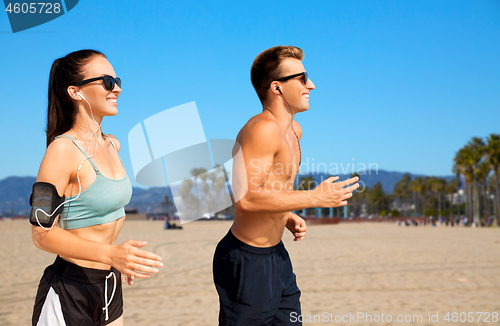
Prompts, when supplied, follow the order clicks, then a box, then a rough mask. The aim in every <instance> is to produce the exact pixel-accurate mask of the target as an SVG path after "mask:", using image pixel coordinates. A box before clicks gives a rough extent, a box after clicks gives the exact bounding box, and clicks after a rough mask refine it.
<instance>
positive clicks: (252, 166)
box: [213, 46, 358, 326]
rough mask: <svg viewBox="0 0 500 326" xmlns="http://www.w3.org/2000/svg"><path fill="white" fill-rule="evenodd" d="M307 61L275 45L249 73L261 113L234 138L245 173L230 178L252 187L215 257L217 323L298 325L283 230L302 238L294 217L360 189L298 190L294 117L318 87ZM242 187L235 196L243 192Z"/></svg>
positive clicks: (324, 186)
mask: <svg viewBox="0 0 500 326" xmlns="http://www.w3.org/2000/svg"><path fill="white" fill-rule="evenodd" d="M303 58H304V53H303V52H302V50H301V49H299V48H297V47H293V46H277V47H273V48H270V49H267V50H265V51H264V52H262V53H260V54H259V55H258V56H257V58H256V59H255V60H254V62H253V65H252V68H251V78H252V84H253V86H254V88H255V90H256V92H257V95H258V96H259V98H260V101H261V102H262V108H263V110H262V113H260V114H258V115H256V116H254V117H252V118H251V119H250V120H248V122H247V123H246V124H245V126H243V128H242V129H241V131H240V132H239V134H238V136H237V138H236V141H237V143H238V144H239V145H240V146H241V152H242V154H243V155H242V156H243V159H242V163H241V164H244V167H243V168H242V167H241V166H238V164H236V163H235V166H234V167H233V178H234V176H235V175H236V176H237V175H238V174H241V172H242V171H244V173H243V174H244V176H243V179H244V180H245V181H246V184H245V187H240V186H238V187H240V188H246V187H247V189H246V193H245V195H244V197H243V198H241V199H240V200H239V201H237V202H236V204H235V218H234V223H233V225H232V227H231V229H230V230H229V232H228V234H227V235H226V236H225V237H224V238H223V239H222V240H221V241H220V242H219V244H218V246H217V249H216V251H215V255H214V264H213V273H214V282H215V286H216V288H217V292H218V293H219V301H220V312H219V324H220V325H252V326H260V325H289V324H293V325H297V324H300V323H292V322H291V314H292V313H294V314H293V316H298V315H300V301H299V297H300V290H299V288H298V287H297V283H296V280H295V274H294V273H293V270H292V265H291V262H290V257H289V256H288V253H287V251H286V249H285V247H284V245H283V243H282V242H281V238H282V236H283V232H284V230H285V227H286V228H287V229H288V230H290V232H291V233H292V234H293V235H294V240H295V241H298V240H301V239H303V238H304V236H305V233H306V229H307V227H306V223H305V221H304V220H303V219H302V218H301V217H299V216H298V215H296V214H294V213H293V212H292V211H294V210H300V209H304V208H308V207H338V206H344V205H346V204H347V202H346V199H348V198H350V197H351V196H352V191H353V190H355V189H356V188H357V187H358V184H357V183H356V184H354V185H351V186H350V187H346V186H348V185H349V184H352V183H354V182H356V181H357V180H358V178H357V177H356V178H352V179H349V180H346V181H344V182H338V183H333V181H335V180H337V179H338V177H335V178H334V177H331V178H329V179H327V180H325V181H324V182H322V183H320V184H319V185H318V186H317V187H316V188H315V189H314V190H309V191H294V190H293V184H294V180H295V176H296V175H297V172H298V170H299V165H300V161H301V151H300V143H299V141H300V138H301V137H302V128H301V127H300V125H299V124H298V123H297V122H296V121H295V120H294V116H295V114H296V113H298V112H304V111H307V110H308V109H309V93H310V92H311V90H313V89H314V87H315V86H314V83H313V82H312V81H311V80H310V79H308V75H307V73H306V71H305V69H304V66H303V64H302V62H301V61H302V59H303ZM233 182H234V181H233ZM238 187H237V188H236V189H233V191H234V192H238V191H242V190H239V189H238ZM344 187H345V188H344ZM296 319H297V318H295V319H294V320H296Z"/></svg>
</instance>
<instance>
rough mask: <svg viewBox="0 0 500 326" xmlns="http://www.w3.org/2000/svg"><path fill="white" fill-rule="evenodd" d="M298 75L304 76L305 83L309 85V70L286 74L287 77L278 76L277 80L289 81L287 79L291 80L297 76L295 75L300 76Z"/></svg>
mask: <svg viewBox="0 0 500 326" xmlns="http://www.w3.org/2000/svg"><path fill="white" fill-rule="evenodd" d="M298 76H304V85H307V81H308V80H309V79H308V78H307V72H305V71H304V72H300V73H298V74H294V75H290V76H285V77H281V78H278V79H276V81H283V82H284V81H287V80H290V79H292V78H295V77H298Z"/></svg>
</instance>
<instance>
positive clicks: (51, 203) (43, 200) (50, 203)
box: [30, 182, 65, 228]
mask: <svg viewBox="0 0 500 326" xmlns="http://www.w3.org/2000/svg"><path fill="white" fill-rule="evenodd" d="M64 200H65V196H64V195H63V196H62V197H60V196H59V194H58V193H57V189H56V187H55V186H54V185H53V184H50V183H47V182H35V183H34V184H33V192H32V193H31V196H30V205H31V213H30V223H31V224H33V225H35V226H40V225H41V226H43V227H46V228H47V227H51V226H52V225H53V224H54V220H55V218H56V217H57V215H59V214H60V213H61V211H62V209H63V207H64V205H61V204H62V203H64ZM59 205H61V207H59V208H58V209H57V212H55V213H54V214H52V213H53V212H54V210H55V209H56V208H57V207H58V206H59ZM35 214H36V216H35ZM37 217H38V221H37Z"/></svg>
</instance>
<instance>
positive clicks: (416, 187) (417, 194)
mask: <svg viewBox="0 0 500 326" xmlns="http://www.w3.org/2000/svg"><path fill="white" fill-rule="evenodd" d="M410 189H411V190H412V192H413V202H414V205H415V213H417V215H422V207H421V203H420V198H421V197H422V195H423V194H424V180H423V179H422V178H421V177H418V178H415V179H413V180H412V181H411V182H410Z"/></svg>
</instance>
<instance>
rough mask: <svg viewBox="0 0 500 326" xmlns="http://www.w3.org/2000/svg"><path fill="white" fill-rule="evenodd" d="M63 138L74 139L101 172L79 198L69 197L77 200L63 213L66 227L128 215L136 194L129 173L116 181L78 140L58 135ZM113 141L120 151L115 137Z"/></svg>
mask: <svg viewBox="0 0 500 326" xmlns="http://www.w3.org/2000/svg"><path fill="white" fill-rule="evenodd" d="M59 137H66V138H69V139H71V140H72V141H73V143H74V144H75V145H76V146H77V147H78V149H80V151H82V153H83V154H84V155H85V156H86V157H87V158H88V160H89V162H90V163H91V164H92V166H93V167H94V171H95V173H96V174H97V176H96V178H95V180H94V182H93V183H92V184H91V185H90V187H88V188H87V189H86V190H85V191H83V192H82V193H81V194H80V196H79V197H78V198H76V197H77V195H75V196H71V197H69V198H66V200H71V199H74V198H76V199H75V200H72V201H70V202H68V203H66V204H64V208H63V210H62V212H61V216H60V220H61V221H62V227H63V228H64V229H78V228H84V227H87V226H92V225H98V224H103V223H107V222H111V221H114V220H117V219H119V218H120V217H122V216H125V208H124V207H125V205H127V204H128V203H129V202H130V198H131V197H132V184H131V182H130V179H129V178H128V176H127V175H125V177H124V178H123V179H120V180H114V179H110V178H107V177H105V176H103V175H102V174H101V172H99V169H98V168H97V167H96V165H95V164H94V161H92V159H91V158H90V157H89V155H88V154H87V153H86V152H85V151H84V150H83V148H82V147H81V146H80V145H79V144H78V142H77V141H76V140H74V139H73V138H71V137H69V136H66V135H60V136H57V137H56V138H55V139H57V138H59ZM109 140H110V141H111V145H113V148H114V149H115V150H116V147H115V144H114V143H113V140H111V137H110V138H109ZM116 153H117V154H118V151H116ZM118 157H119V156H118ZM120 162H122V165H123V161H122V160H121V158H120Z"/></svg>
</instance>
